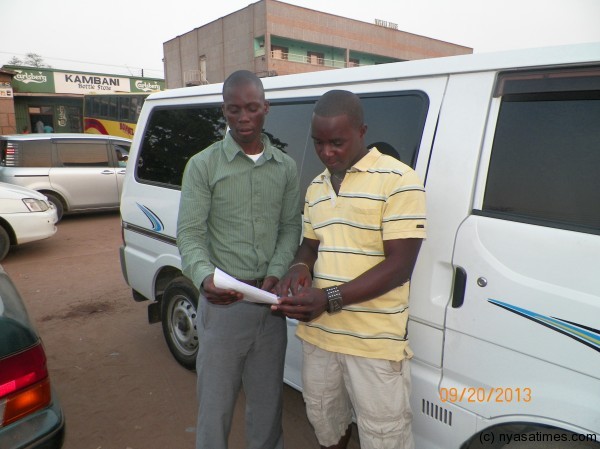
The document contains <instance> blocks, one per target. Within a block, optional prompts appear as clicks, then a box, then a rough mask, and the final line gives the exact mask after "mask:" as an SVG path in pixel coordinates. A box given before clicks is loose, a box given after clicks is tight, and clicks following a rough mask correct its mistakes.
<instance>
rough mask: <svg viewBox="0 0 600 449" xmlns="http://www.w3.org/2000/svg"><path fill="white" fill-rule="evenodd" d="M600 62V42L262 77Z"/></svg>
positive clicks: (339, 79)
mask: <svg viewBox="0 0 600 449" xmlns="http://www.w3.org/2000/svg"><path fill="white" fill-rule="evenodd" d="M594 63H596V64H600V42H593V43H587V44H577V45H562V46H557V47H541V48H530V49H524V50H511V51H501V52H490V53H476V54H470V55H460V56H448V57H443V58H431V59H420V60H414V61H404V62H395V63H389V64H379V65H375V66H363V67H353V68H346V69H336V70H325V71H318V72H309V73H301V74H293V75H283V76H275V77H269V78H262V81H263V85H264V87H265V91H266V92H267V93H268V92H274V91H277V90H282V89H288V88H290V87H294V88H303V87H310V86H315V85H319V86H327V85H337V86H339V85H343V84H350V83H352V84H354V83H361V82H367V81H370V80H378V81H385V80H393V79H402V78H410V77H427V76H433V75H446V74H452V73H469V72H481V71H489V70H508V69H511V70H513V69H532V68H542V67H544V66H550V65H552V66H554V67H555V66H556V65H565V66H567V65H573V64H594ZM222 86H223V83H216V84H207V85H202V86H195V87H184V88H178V89H171V90H166V91H163V92H158V93H155V94H152V95H150V96H149V97H148V98H147V99H146V101H153V100H161V99H167V98H184V97H192V96H203V95H215V94H219V95H220V94H221V90H222Z"/></svg>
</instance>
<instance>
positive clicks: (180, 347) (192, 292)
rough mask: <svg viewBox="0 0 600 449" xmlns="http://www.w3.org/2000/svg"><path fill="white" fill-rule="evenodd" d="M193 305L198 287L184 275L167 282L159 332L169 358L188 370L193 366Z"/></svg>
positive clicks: (194, 362)
mask: <svg viewBox="0 0 600 449" xmlns="http://www.w3.org/2000/svg"><path fill="white" fill-rule="evenodd" d="M197 307H198V290H197V289H196V287H194V285H193V284H192V283H191V282H190V281H189V280H188V279H187V278H185V277H178V278H175V279H174V280H173V281H171V282H170V283H169V285H167V288H166V289H165V292H164V294H163V298H162V306H161V316H162V328H163V334H164V336H165V340H166V341H167V345H168V346H169V350H170V351H171V354H173V357H175V359H176V360H177V362H179V364H180V365H182V366H183V367H185V368H187V369H189V370H194V369H195V368H196V353H197V352H198V333H197V331H196V310H197Z"/></svg>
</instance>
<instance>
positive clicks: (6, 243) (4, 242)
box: [0, 226, 10, 260]
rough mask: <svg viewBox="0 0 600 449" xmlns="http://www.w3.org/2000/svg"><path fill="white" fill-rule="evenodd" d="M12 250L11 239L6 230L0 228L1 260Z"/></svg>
mask: <svg viewBox="0 0 600 449" xmlns="http://www.w3.org/2000/svg"><path fill="white" fill-rule="evenodd" d="M9 249H10V237H9V235H8V232H6V229H4V228H3V227H2V226H0V260H2V259H4V258H5V257H6V255H7V254H8V250H9Z"/></svg>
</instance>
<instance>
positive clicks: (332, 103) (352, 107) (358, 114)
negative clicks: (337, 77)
mask: <svg viewBox="0 0 600 449" xmlns="http://www.w3.org/2000/svg"><path fill="white" fill-rule="evenodd" d="M314 114H315V115H318V116H320V117H335V116H338V115H347V116H348V118H349V119H350V122H351V123H352V125H354V126H356V127H360V126H362V125H363V123H364V113H363V108H362V105H361V103H360V98H358V96H357V95H356V94H353V93H352V92H350V91H347V90H330V91H329V92H326V93H325V94H323V96H322V97H321V98H319V101H317V104H316V105H315V109H314Z"/></svg>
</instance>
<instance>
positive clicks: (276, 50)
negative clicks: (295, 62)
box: [271, 45, 290, 61]
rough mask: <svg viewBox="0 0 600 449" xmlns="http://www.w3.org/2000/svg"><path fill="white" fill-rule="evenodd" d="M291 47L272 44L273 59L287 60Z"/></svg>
mask: <svg viewBox="0 0 600 449" xmlns="http://www.w3.org/2000/svg"><path fill="white" fill-rule="evenodd" d="M289 52H290V49H289V48H288V47H282V46H281V45H271V57H272V58H273V59H283V60H285V61H287V59H288V54H289Z"/></svg>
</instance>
